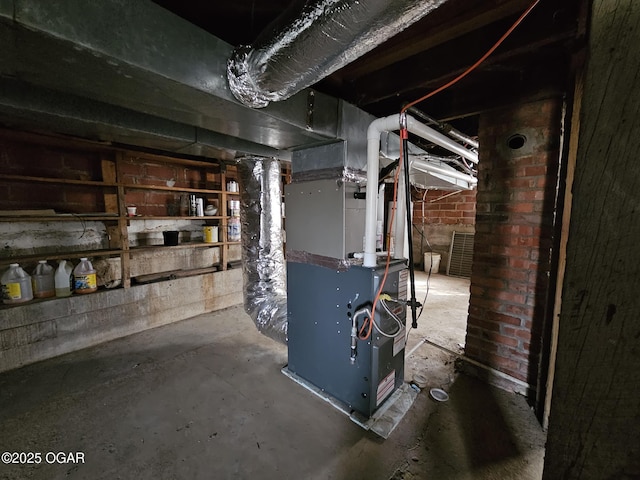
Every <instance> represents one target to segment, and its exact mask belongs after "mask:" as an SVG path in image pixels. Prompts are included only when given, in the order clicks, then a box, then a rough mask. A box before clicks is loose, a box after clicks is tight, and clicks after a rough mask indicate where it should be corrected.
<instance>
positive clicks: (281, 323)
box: [238, 156, 287, 344]
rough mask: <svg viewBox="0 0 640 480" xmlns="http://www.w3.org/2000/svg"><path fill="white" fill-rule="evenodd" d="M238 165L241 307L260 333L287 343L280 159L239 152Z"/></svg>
mask: <svg viewBox="0 0 640 480" xmlns="http://www.w3.org/2000/svg"><path fill="white" fill-rule="evenodd" d="M238 171H239V174H240V181H241V182H242V186H243V188H242V194H241V202H240V221H241V223H242V231H241V238H242V265H243V267H242V268H243V274H244V292H245V293H244V309H245V311H246V312H247V313H248V314H249V316H251V318H252V319H253V321H254V323H255V324H256V327H258V330H259V331H260V332H261V333H263V334H265V335H266V336H268V337H270V338H272V339H274V340H277V341H279V342H282V343H284V344H286V343H287V293H286V273H285V261H284V252H283V249H282V211H281V205H282V189H281V187H280V163H279V162H278V160H275V159H272V158H264V157H252V156H247V157H241V158H239V164H238Z"/></svg>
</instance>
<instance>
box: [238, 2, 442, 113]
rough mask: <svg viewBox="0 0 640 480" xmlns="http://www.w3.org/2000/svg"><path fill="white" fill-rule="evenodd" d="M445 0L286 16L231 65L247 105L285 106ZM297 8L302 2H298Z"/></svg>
mask: <svg viewBox="0 0 640 480" xmlns="http://www.w3.org/2000/svg"><path fill="white" fill-rule="evenodd" d="M445 1H447V0H394V1H393V2H390V1H389V0H315V1H308V2H303V7H302V9H301V10H298V11H295V12H293V11H292V12H290V13H285V14H284V15H283V16H281V17H280V18H279V19H278V22H277V26H276V27H275V28H274V29H272V30H267V31H265V32H263V33H262V34H261V35H260V36H259V37H258V39H257V40H256V41H255V42H254V43H253V45H251V46H241V47H238V48H237V49H236V50H235V51H234V52H233V54H232V56H231V58H230V60H229V62H228V65H227V78H228V81H229V87H230V88H231V91H232V92H233V94H234V96H235V97H236V98H237V99H238V100H240V101H241V102H242V103H244V104H245V105H248V106H250V107H254V108H260V107H265V106H266V105H267V104H268V103H269V102H271V101H278V100H284V99H287V98H289V97H290V96H292V95H294V94H295V93H297V92H299V91H300V90H302V89H303V88H306V87H308V86H310V85H313V84H314V83H316V82H318V81H319V80H321V79H322V78H324V77H326V76H327V75H329V74H331V73H333V72H334V71H336V70H338V69H340V68H342V67H343V66H345V65H347V64H348V63H350V62H352V61H353V60H355V59H356V58H358V57H360V56H362V55H364V54H365V53H367V52H368V51H370V50H372V49H373V48H374V47H376V46H377V45H379V44H381V43H383V42H384V41H386V40H387V39H389V38H390V37H392V36H393V35H395V34H397V33H398V32H400V31H402V30H404V29H405V28H407V27H408V26H409V25H411V24H412V23H414V22H415V21H417V20H419V19H420V18H422V17H423V16H425V15H426V14H428V13H429V12H431V11H432V10H435V9H436V8H437V7H439V6H440V5H441V4H443V3H445ZM296 4H297V5H299V4H300V3H299V2H296Z"/></svg>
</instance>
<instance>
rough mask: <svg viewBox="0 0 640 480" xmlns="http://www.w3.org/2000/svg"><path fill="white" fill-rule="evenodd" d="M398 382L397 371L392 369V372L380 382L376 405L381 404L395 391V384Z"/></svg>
mask: <svg viewBox="0 0 640 480" xmlns="http://www.w3.org/2000/svg"><path fill="white" fill-rule="evenodd" d="M395 383H396V371H395V370H391V373H390V374H389V375H387V376H386V377H384V378H383V379H382V381H381V382H380V383H379V384H378V394H377V395H376V407H377V406H379V405H380V404H381V403H382V401H383V400H384V399H385V398H387V396H389V394H390V393H391V392H392V391H393V386H394V385H395Z"/></svg>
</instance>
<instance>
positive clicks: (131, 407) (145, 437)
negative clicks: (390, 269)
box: [0, 273, 545, 480]
mask: <svg viewBox="0 0 640 480" xmlns="http://www.w3.org/2000/svg"><path fill="white" fill-rule="evenodd" d="M417 284H418V292H419V294H420V293H421V292H422V295H419V296H420V297H421V298H420V300H422V297H423V292H424V290H425V287H426V275H424V274H422V273H420V274H419V275H418V278H417ZM468 289H469V282H468V280H466V279H456V278H450V277H446V276H444V275H433V276H432V278H431V282H430V292H429V296H428V298H427V303H426V305H427V307H426V308H425V310H424V313H423V315H422V317H421V319H420V326H419V328H418V329H417V331H412V333H411V336H410V339H409V344H408V347H407V352H411V355H410V357H409V358H408V359H407V362H406V378H407V379H410V378H411V377H412V376H413V375H414V374H415V373H422V374H423V375H426V376H427V378H429V387H434V386H437V387H442V388H444V389H446V390H447V391H448V392H449V394H450V400H449V401H448V402H446V403H436V402H434V401H433V400H431V399H430V398H429V395H428V391H427V390H428V389H425V390H423V391H422V392H421V393H420V394H419V395H418V397H417V399H416V401H415V403H414V404H413V406H412V408H411V410H410V411H409V413H408V414H407V415H406V416H405V418H404V419H403V421H402V422H401V424H400V425H399V426H398V428H397V429H396V430H395V431H394V432H393V433H392V434H391V436H390V438H389V439H387V440H381V439H380V438H378V437H376V436H375V435H374V434H372V433H371V432H366V431H364V430H362V429H361V428H360V427H358V426H357V425H355V424H354V423H352V422H351V421H350V420H349V419H348V418H347V417H346V416H344V415H343V414H342V413H340V412H338V411H336V410H335V409H333V408H332V407H331V406H329V405H328V404H327V403H325V402H323V401H322V400H320V399H318V398H316V397H315V396H313V395H312V394H311V393H309V392H308V391H307V390H305V389H304V388H302V387H301V386H299V385H297V384H296V383H294V382H293V381H291V380H290V379H289V378H287V377H285V376H284V375H283V374H282V373H281V372H280V369H281V368H282V366H284V365H285V364H286V362H287V355H286V348H285V347H284V346H281V345H278V344H276V343H274V342H273V341H271V340H270V339H268V338H266V337H263V336H262V335H260V334H259V333H258V332H257V330H256V328H255V327H254V325H253V323H252V322H251V320H250V319H249V318H248V316H247V315H245V314H244V312H243V310H242V308H241V307H233V308H230V309H227V310H224V311H221V312H216V313H211V314H206V315H201V316H198V317H195V318H193V319H189V320H185V321H182V322H178V323H175V324H172V325H168V326H165V327H160V328H156V329H154V330H150V331H146V332H143V333H140V334H137V335H132V336H130V337H127V338H123V339H120V340H116V341H113V342H109V343H106V344H103V345H100V346H98V347H95V348H90V349H86V350H83V351H80V352H76V353H72V354H69V355H65V356H62V357H58V358H55V359H52V360H48V361H45V362H41V363H38V364H35V365H31V366H27V367H24V368H21V369H19V370H14V371H11V372H7V373H4V374H0V432H1V433H0V451H2V452H4V451H10V452H40V453H41V454H42V462H41V463H40V464H36V465H13V464H12V465H3V464H0V478H2V479H56V478H70V479H87V478H91V479H131V478H135V479H138V480H145V479H290V478H299V479H311V480H313V479H317V480H321V479H322V480H326V479H336V480H351V479H367V480H377V479H380V480H389V479H394V480H399V479H427V478H429V479H430V478H441V479H519V480H520V479H538V478H541V472H542V462H543V455H544V442H545V436H544V433H543V432H542V430H541V428H540V427H539V425H538V423H537V422H536V420H535V417H534V415H533V413H532V412H531V410H530V409H529V407H528V406H527V404H526V402H525V400H524V399H523V398H522V397H519V396H516V395H513V394H509V393H506V392H504V391H501V390H497V389H494V388H491V387H489V386H487V385H485V384H483V383H481V382H479V381H477V380H474V379H472V378H469V377H467V376H464V375H458V374H456V373H455V371H454V362H453V360H454V357H453V355H451V354H448V353H446V352H445V351H443V350H441V349H439V348H436V347H433V346H432V345H429V344H426V343H423V342H421V340H422V339H423V338H425V337H426V338H428V339H429V340H432V341H435V342H441V343H442V344H443V345H444V346H446V347H447V348H449V349H456V350H457V349H458V345H459V344H461V343H463V342H464V328H465V322H466V310H467V304H466V302H467V301H468ZM47 452H67V453H68V452H82V453H83V454H84V463H66V464H60V463H47V461H46V459H47V456H46V454H47ZM48 458H49V459H51V456H49V457H48Z"/></svg>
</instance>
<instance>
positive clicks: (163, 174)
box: [120, 156, 221, 216]
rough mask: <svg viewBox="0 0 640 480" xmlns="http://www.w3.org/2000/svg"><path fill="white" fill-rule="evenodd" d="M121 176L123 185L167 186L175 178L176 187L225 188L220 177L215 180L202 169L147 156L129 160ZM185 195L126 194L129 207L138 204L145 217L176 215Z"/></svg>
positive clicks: (121, 171)
mask: <svg viewBox="0 0 640 480" xmlns="http://www.w3.org/2000/svg"><path fill="white" fill-rule="evenodd" d="M120 177H121V181H122V182H124V183H128V184H134V185H166V183H167V181H169V180H172V179H173V180H174V181H175V185H174V186H175V187H187V188H203V189H204V188H207V189H219V188H221V185H220V179H219V177H218V178H217V179H215V178H213V179H212V178H211V175H210V174H207V172H206V171H205V170H204V169H202V168H198V167H192V166H182V165H169V164H165V163H159V162H157V161H154V160H153V159H148V158H146V157H136V156H129V157H127V158H125V160H124V161H123V162H122V164H121V167H120ZM215 180H217V183H215ZM183 195H185V194H184V193H180V192H162V191H157V190H132V189H129V190H127V192H126V194H125V202H126V204H127V205H136V206H137V207H138V213H139V214H141V215H160V216H163V215H176V214H178V213H179V209H180V200H181V197H182V196H183ZM176 209H177V210H176ZM185 214H186V213H185Z"/></svg>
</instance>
